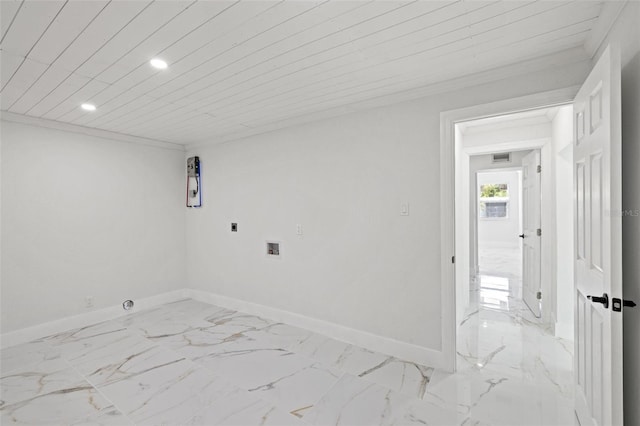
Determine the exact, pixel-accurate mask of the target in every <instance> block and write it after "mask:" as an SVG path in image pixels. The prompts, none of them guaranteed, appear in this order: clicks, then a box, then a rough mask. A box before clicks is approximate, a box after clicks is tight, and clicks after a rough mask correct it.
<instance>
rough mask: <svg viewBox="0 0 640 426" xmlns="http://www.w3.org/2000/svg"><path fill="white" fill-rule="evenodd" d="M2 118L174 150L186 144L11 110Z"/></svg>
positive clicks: (182, 147)
mask: <svg viewBox="0 0 640 426" xmlns="http://www.w3.org/2000/svg"><path fill="white" fill-rule="evenodd" d="M0 118H1V119H2V120H3V121H7V122H11V123H19V124H26V125H28V126H37V127H45V128H47V129H54V130H62V131H65V132H71V133H79V134H82V135H87V136H94V137H97V138H102V139H108V140H115V141H119V142H128V143H135V144H139V145H147V146H154V147H156V148H164V149H170V150H174V151H185V147H184V145H181V144H177V143H173V142H166V141H159V140H155V139H148V138H141V137H139V136H132V135H126V134H124V133H116V132H111V131H108V130H100V129H94V128H91V127H85V126H78V125H75V124H69V123H63V122H61V121H54V120H47V119H44V118H37V117H30V116H28V115H22V114H16V113H13V112H9V111H2V112H1V113H0Z"/></svg>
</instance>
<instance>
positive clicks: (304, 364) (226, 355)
mask: <svg viewBox="0 0 640 426" xmlns="http://www.w3.org/2000/svg"><path fill="white" fill-rule="evenodd" d="M196 362H198V363H200V364H201V365H203V366H204V367H206V368H208V369H210V370H211V371H213V372H214V373H216V374H220V375H222V376H224V377H226V378H227V379H229V381H232V382H233V383H234V384H236V385H238V386H239V387H241V388H243V389H245V390H247V391H249V392H252V393H254V394H255V395H257V396H258V397H260V398H262V399H265V400H267V401H271V402H273V403H274V404H275V405H277V406H278V407H279V408H280V409H283V410H285V411H287V412H291V411H295V410H298V409H300V408H303V407H307V406H310V405H313V403H314V402H315V401H317V400H318V399H319V398H320V397H321V396H322V395H323V394H324V393H325V392H326V391H327V390H328V389H329V388H331V386H333V385H334V384H335V383H336V382H337V380H338V379H339V378H340V376H341V374H342V373H341V372H340V371H339V370H336V369H333V368H330V367H327V366H325V365H323V364H321V363H318V362H316V361H314V360H311V359H309V358H306V357H303V356H301V355H297V354H295V353H292V352H289V351H286V350H284V349H281V348H277V347H274V346H273V345H270V342H269V341H268V340H262V339H250V338H242V339H238V340H234V341H231V342H226V343H224V344H220V345H217V346H216V347H215V349H214V350H212V351H211V353H210V354H209V355H207V356H205V357H202V358H198V359H197V360H196Z"/></svg>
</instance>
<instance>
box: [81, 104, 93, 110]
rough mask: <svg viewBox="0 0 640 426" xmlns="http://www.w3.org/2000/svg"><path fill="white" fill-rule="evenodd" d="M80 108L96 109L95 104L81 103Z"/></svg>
mask: <svg viewBox="0 0 640 426" xmlns="http://www.w3.org/2000/svg"><path fill="white" fill-rule="evenodd" d="M80 108H82V109H83V110H85V111H95V110H96V106H95V105H93V104H82V105H80Z"/></svg>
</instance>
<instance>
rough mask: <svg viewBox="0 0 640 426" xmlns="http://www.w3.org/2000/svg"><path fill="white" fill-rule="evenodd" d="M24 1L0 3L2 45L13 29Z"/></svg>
mask: <svg viewBox="0 0 640 426" xmlns="http://www.w3.org/2000/svg"><path fill="white" fill-rule="evenodd" d="M23 3H24V2H23V0H10V1H3V2H0V45H2V42H3V41H4V37H5V36H6V35H7V32H9V30H10V29H11V26H12V25H13V21H14V19H15V18H16V16H17V14H18V12H19V11H20V8H21V7H22V4H23Z"/></svg>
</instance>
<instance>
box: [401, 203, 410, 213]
mask: <svg viewBox="0 0 640 426" xmlns="http://www.w3.org/2000/svg"><path fill="white" fill-rule="evenodd" d="M400 216H409V203H400Z"/></svg>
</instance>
